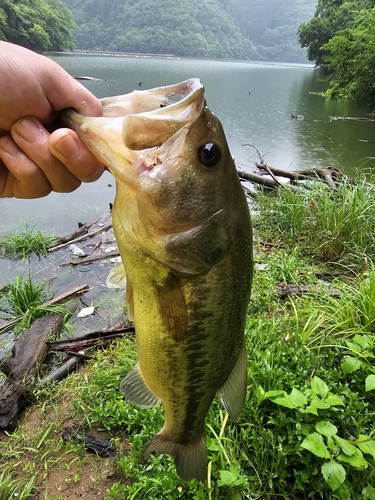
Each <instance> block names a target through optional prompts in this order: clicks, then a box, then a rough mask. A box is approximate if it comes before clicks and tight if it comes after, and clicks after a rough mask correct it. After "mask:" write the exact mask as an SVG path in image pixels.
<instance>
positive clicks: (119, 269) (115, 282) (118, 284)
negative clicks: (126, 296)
mask: <svg viewBox="0 0 375 500" xmlns="http://www.w3.org/2000/svg"><path fill="white" fill-rule="evenodd" d="M106 285H107V286H108V287H109V288H126V274H125V268H124V264H123V263H121V264H118V265H117V266H115V267H112V269H111V270H110V271H109V274H108V277H107V280H106Z"/></svg>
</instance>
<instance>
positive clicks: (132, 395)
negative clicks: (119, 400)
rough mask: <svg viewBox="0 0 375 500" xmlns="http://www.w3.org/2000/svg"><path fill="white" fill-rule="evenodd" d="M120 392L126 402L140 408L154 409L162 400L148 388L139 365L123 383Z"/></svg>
mask: <svg viewBox="0 0 375 500" xmlns="http://www.w3.org/2000/svg"><path fill="white" fill-rule="evenodd" d="M120 391H121V392H123V393H124V395H125V400H126V401H128V402H129V403H133V404H135V405H137V406H138V407H139V408H152V407H153V406H157V405H158V404H159V403H160V399H159V398H158V397H157V396H155V394H154V393H153V392H152V391H151V389H149V388H148V387H147V385H146V382H145V381H144V379H143V377H142V374H141V372H140V369H139V365H138V363H137V364H136V365H135V366H134V368H133V369H132V370H130V372H129V373H128V374H127V375H126V377H125V378H124V380H123V381H122V382H121V384H120Z"/></svg>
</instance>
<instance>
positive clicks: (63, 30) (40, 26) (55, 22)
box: [0, 0, 76, 52]
mask: <svg viewBox="0 0 375 500" xmlns="http://www.w3.org/2000/svg"><path fill="white" fill-rule="evenodd" d="M75 27H76V25H75V24H74V20H73V16H72V14H71V12H70V11H69V9H67V7H66V5H65V4H64V3H63V2H61V1H60V0H33V1H32V2H30V1H28V0H18V1H16V2H15V1H14V0H0V40H6V41H8V42H12V43H16V44H18V45H22V46H23V47H27V48H29V49H32V50H35V51H38V52H42V51H44V50H61V49H69V48H72V47H74V40H73V36H72V30H73V29H74V28H75Z"/></svg>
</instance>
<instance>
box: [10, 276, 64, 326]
mask: <svg viewBox="0 0 375 500" xmlns="http://www.w3.org/2000/svg"><path fill="white" fill-rule="evenodd" d="M0 298H2V304H3V308H6V309H7V312H8V313H10V314H12V315H13V316H15V317H16V318H18V319H19V321H18V324H17V325H16V327H15V330H14V333H15V335H16V336H18V335H20V334H21V333H22V332H23V331H25V330H27V328H29V326H30V325H31V323H32V322H33V321H34V320H35V319H37V318H41V317H42V316H44V315H46V314H49V313H52V312H55V313H58V314H62V315H64V316H65V315H66V314H67V313H68V311H67V309H66V308H65V307H64V306H62V305H58V304H54V305H48V304H45V302H46V301H47V300H48V299H49V298H50V292H49V291H48V288H47V287H46V285H45V283H41V284H36V283H34V282H33V280H32V277H31V276H28V277H27V278H23V277H22V276H20V275H18V276H17V277H16V279H15V280H14V282H13V283H9V284H8V285H6V287H4V288H3V290H2V292H1V293H0Z"/></svg>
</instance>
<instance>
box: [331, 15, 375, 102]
mask: <svg viewBox="0 0 375 500" xmlns="http://www.w3.org/2000/svg"><path fill="white" fill-rule="evenodd" d="M374 49H375V8H374V9H372V10H371V11H363V12H362V13H361V16H360V17H358V19H357V23H356V26H355V27H353V28H347V29H345V30H342V31H339V32H338V33H337V34H336V35H335V36H334V37H333V38H332V39H331V40H330V41H329V42H328V43H327V44H326V45H324V46H323V50H326V51H327V52H328V53H329V57H327V59H326V62H325V67H326V69H327V70H328V71H329V72H330V80H331V86H330V88H329V90H328V91H327V92H326V95H327V96H329V97H338V98H346V99H352V100H362V101H365V102H368V103H374V102H375V50H374Z"/></svg>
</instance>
